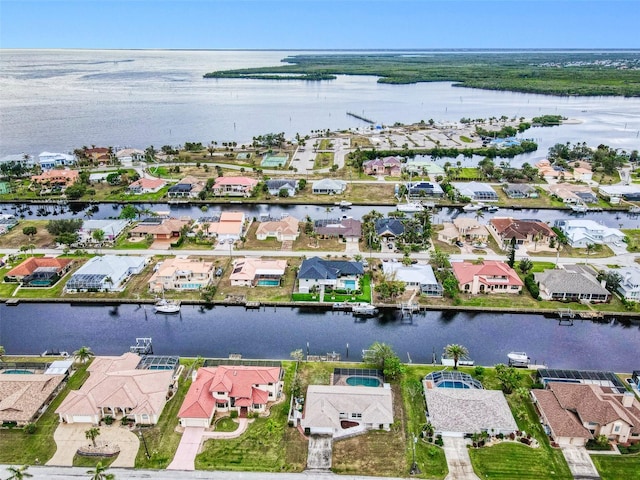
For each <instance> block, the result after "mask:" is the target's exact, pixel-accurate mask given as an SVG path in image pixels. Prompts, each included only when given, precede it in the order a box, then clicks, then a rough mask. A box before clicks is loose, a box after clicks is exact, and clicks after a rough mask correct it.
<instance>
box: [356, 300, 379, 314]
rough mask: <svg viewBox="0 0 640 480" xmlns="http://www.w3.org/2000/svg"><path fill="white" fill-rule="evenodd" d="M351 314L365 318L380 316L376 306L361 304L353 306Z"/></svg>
mask: <svg viewBox="0 0 640 480" xmlns="http://www.w3.org/2000/svg"><path fill="white" fill-rule="evenodd" d="M351 312H352V313H353V314H354V315H360V316H363V317H373V316H374V315H377V314H378V309H377V308H376V307H375V306H374V305H371V304H370V303H364V302H360V303H354V304H352V306H351Z"/></svg>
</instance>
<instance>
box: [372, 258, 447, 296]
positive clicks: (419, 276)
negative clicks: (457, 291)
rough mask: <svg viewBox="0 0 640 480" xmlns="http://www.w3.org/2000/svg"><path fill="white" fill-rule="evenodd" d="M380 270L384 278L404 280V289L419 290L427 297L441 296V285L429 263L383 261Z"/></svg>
mask: <svg viewBox="0 0 640 480" xmlns="http://www.w3.org/2000/svg"><path fill="white" fill-rule="evenodd" d="M382 271H383V272H384V274H385V277H386V278H393V279H394V280H397V281H399V282H404V284H405V289H406V290H419V291H420V292H421V293H422V294H424V295H426V296H429V297H441V296H442V285H440V283H438V280H437V279H436V276H435V274H434V273H433V268H431V265H423V264H420V263H416V264H414V265H403V264H402V263H400V262H384V263H383V264H382Z"/></svg>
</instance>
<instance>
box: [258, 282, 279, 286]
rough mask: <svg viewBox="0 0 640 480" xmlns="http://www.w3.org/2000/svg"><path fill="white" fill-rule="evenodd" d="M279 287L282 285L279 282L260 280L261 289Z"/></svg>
mask: <svg viewBox="0 0 640 480" xmlns="http://www.w3.org/2000/svg"><path fill="white" fill-rule="evenodd" d="M278 285H280V281H279V280H258V286H260V287H277V286H278Z"/></svg>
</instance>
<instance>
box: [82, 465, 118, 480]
mask: <svg viewBox="0 0 640 480" xmlns="http://www.w3.org/2000/svg"><path fill="white" fill-rule="evenodd" d="M107 468H109V467H107V466H106V465H102V462H98V463H97V464H96V468H95V469H93V470H87V473H88V474H89V475H91V480H113V479H114V478H116V476H115V475H114V474H113V473H106V472H107Z"/></svg>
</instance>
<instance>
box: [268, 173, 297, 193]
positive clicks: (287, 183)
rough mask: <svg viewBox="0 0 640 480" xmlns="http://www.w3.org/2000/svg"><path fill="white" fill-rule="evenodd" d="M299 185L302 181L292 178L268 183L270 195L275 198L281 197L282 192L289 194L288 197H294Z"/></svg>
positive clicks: (277, 179) (272, 180) (275, 179)
mask: <svg viewBox="0 0 640 480" xmlns="http://www.w3.org/2000/svg"><path fill="white" fill-rule="evenodd" d="M299 183H300V180H295V179H291V178H274V179H271V180H267V181H266V184H267V189H268V190H269V195H273V196H274V197H277V196H280V192H281V191H282V190H284V191H286V192H287V194H286V196H287V197H294V196H295V195H296V192H297V191H298V185H299Z"/></svg>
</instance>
